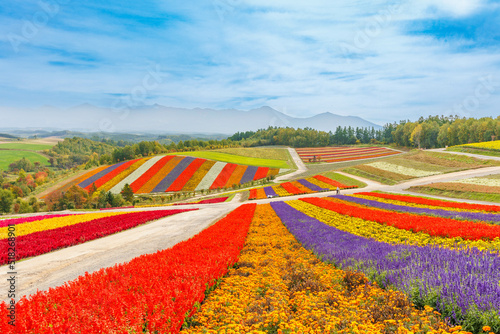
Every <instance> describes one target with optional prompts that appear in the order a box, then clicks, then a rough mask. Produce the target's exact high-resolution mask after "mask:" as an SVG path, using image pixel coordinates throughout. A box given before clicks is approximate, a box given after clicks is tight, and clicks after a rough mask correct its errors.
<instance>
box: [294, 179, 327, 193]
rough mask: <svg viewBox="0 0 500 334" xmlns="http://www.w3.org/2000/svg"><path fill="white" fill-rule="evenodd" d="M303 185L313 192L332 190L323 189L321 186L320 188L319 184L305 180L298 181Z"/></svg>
mask: <svg viewBox="0 0 500 334" xmlns="http://www.w3.org/2000/svg"><path fill="white" fill-rule="evenodd" d="M297 181H298V182H299V183H300V184H301V185H303V186H305V187H307V188H309V189H311V190H312V191H329V190H330V189H327V188H322V187H320V186H318V185H317V184H314V183H311V182H309V181H307V180H304V179H300V180H297Z"/></svg>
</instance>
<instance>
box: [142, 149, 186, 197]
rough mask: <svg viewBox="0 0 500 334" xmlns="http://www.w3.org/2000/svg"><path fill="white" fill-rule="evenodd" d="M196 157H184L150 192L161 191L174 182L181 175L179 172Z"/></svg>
mask: <svg viewBox="0 0 500 334" xmlns="http://www.w3.org/2000/svg"><path fill="white" fill-rule="evenodd" d="M194 160H196V158H193V157H185V158H184V159H182V160H181V161H179V163H178V164H177V165H176V166H175V167H174V168H173V169H172V170H171V171H170V173H168V174H167V175H166V176H165V177H164V178H163V180H161V181H160V183H158V184H157V185H156V186H155V188H154V189H153V190H152V191H151V192H152V193H163V192H165V191H166V190H167V189H168V187H170V186H171V185H172V183H174V181H175V180H176V179H177V178H178V177H179V175H181V173H182V172H183V171H184V170H185V169H186V168H187V167H188V166H189V165H190V164H191V163H192V162H193V161H194Z"/></svg>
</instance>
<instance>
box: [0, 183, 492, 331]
mask: <svg viewBox="0 0 500 334" xmlns="http://www.w3.org/2000/svg"><path fill="white" fill-rule="evenodd" d="M154 212H155V211H152V212H151V214H152V213H154ZM165 212H167V211H165ZM139 213H140V212H137V214H139ZM110 214H112V215H114V216H112V217H126V216H127V215H131V214H132V213H124V214H118V213H110ZM140 214H144V213H140ZM94 215H95V214H94ZM84 216H86V215H79V216H77V217H79V219H84V218H81V217H84ZM67 217H69V216H61V217H52V218H50V219H59V220H64V219H67ZM4 223H5V224H6V222H5V221H2V224H4ZM23 224H30V222H27V221H26V222H19V226H20V227H21V226H22V225H23ZM82 224H88V223H85V222H83V223H82ZM104 225H107V224H104ZM35 233H36V232H35ZM28 235H30V234H28ZM499 252H500V206H493V205H474V204H467V203H453V202H447V201H440V200H430V199H425V198H419V197H415V196H404V195H393V194H382V193H370V192H368V193H366V192H365V193H358V194H355V195H351V196H344V195H340V196H330V197H324V198H317V197H310V198H303V199H298V200H291V201H286V202H285V201H273V202H271V203H270V204H258V205H257V204H244V205H241V206H239V207H238V208H237V209H235V210H234V211H232V212H231V213H229V214H228V215H227V216H226V217H224V218H222V219H220V220H219V221H218V222H216V223H215V224H213V225H211V226H210V227H208V228H206V229H205V230H203V231H202V232H201V233H199V234H198V235H196V236H194V237H193V238H191V239H190V240H188V241H185V242H181V243H179V244H177V245H175V246H174V247H173V248H169V249H165V250H162V251H159V252H156V253H153V254H147V255H143V256H140V257H137V258H135V259H133V260H132V261H130V262H127V263H125V264H122V265H120V266H114V267H109V268H104V269H102V270H100V271H96V272H94V273H90V274H86V275H84V276H80V277H79V278H78V279H77V280H74V281H71V282H68V283H67V284H66V285H64V286H61V287H57V288H55V289H51V290H50V291H47V292H38V293H36V294H34V295H31V296H28V297H24V298H22V299H21V300H20V301H19V302H18V303H17V305H16V312H17V317H18V319H19V320H18V322H17V323H16V329H15V330H14V329H13V328H12V327H11V326H9V325H7V324H6V322H0V330H1V332H2V333H14V332H23V333H28V332H36V333H43V332H46V329H48V328H50V330H49V331H50V332H68V331H74V332H86V333H92V332H95V329H97V328H99V330H102V328H112V329H113V331H115V332H116V331H121V332H149V333H153V332H161V333H177V332H181V333H353V332H359V333H430V332H434V333H484V332H486V333H489V332H498V331H499V330H500V298H499V296H500V286H499V285H498V282H499V281H500V257H499V256H498V254H499ZM165 263H168V265H165ZM471 273H473V274H471ZM96 291H98V292H99V293H96ZM7 314H8V310H7V304H5V303H2V304H1V305H0V317H3V318H6V317H7ZM110 314H112V315H113V316H110ZM445 319H447V320H446V321H445ZM457 325H459V326H460V327H458V326H457ZM96 326H98V327H96Z"/></svg>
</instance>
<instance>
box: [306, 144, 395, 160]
mask: <svg viewBox="0 0 500 334" xmlns="http://www.w3.org/2000/svg"><path fill="white" fill-rule="evenodd" d="M296 151H297V153H298V154H299V156H300V158H301V159H302V160H303V161H304V162H311V161H312V159H314V157H316V159H318V158H319V160H320V161H321V162H341V161H350V160H359V159H369V158H377V157H382V156H389V155H393V154H399V153H400V152H398V151H394V150H391V149H388V148H385V147H318V148H298V149H296Z"/></svg>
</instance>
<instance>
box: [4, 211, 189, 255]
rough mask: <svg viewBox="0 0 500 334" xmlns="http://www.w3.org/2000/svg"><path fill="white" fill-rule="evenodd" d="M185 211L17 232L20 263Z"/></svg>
mask: <svg viewBox="0 0 500 334" xmlns="http://www.w3.org/2000/svg"><path fill="white" fill-rule="evenodd" d="M184 211H188V210H159V211H144V212H141V211H139V212H131V213H122V214H120V215H114V216H105V217H102V218H95V219H92V220H87V221H83V222H80V223H77V224H68V225H65V226H62V227H58V228H52V229H47V230H40V231H38V232H33V233H30V234H23V235H19V234H17V231H16V260H20V259H24V258H27V257H32V256H38V255H41V254H45V253H48V252H51V251H53V250H56V249H60V248H64V247H70V246H74V245H78V244H81V243H84V242H87V241H91V240H94V239H98V238H102V237H105V236H108V235H110V234H113V233H117V232H120V231H123V230H127V229H130V228H132V227H135V226H138V225H141V224H144V223H146V222H149V221H152V220H156V219H159V218H163V217H167V216H171V215H173V214H177V213H180V212H184ZM82 216H84V215H82ZM8 241H9V240H8V239H2V240H0V249H7V247H8ZM7 262H8V257H7V253H6V252H2V254H0V265H2V264H5V263H7Z"/></svg>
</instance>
